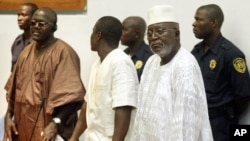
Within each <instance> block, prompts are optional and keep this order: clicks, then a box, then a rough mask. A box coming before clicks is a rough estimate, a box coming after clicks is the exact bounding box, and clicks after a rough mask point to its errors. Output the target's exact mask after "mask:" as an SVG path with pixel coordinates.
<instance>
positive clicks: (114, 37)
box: [95, 16, 122, 47]
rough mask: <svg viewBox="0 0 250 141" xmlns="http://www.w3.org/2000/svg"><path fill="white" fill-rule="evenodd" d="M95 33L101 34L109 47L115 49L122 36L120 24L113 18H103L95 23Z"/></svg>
mask: <svg viewBox="0 0 250 141" xmlns="http://www.w3.org/2000/svg"><path fill="white" fill-rule="evenodd" d="M95 32H101V34H102V36H103V38H105V39H106V41H107V42H108V44H109V45H112V46H116V47H117V46H118V44H119V41H120V38H121V35H122V24H121V22H120V20H118V19H117V18H115V17H112V16H104V17H101V18H100V19H99V20H98V22H97V23H96V25H95Z"/></svg>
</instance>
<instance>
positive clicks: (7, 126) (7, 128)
mask: <svg viewBox="0 0 250 141" xmlns="http://www.w3.org/2000/svg"><path fill="white" fill-rule="evenodd" d="M13 133H14V134H15V135H18V131H17V128H16V125H15V123H14V122H13V120H12V119H11V117H10V115H9V114H8V113H7V114H6V116H5V120H4V138H3V141H7V139H9V141H12V134H13Z"/></svg>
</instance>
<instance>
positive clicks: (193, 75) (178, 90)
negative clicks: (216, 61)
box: [129, 48, 213, 141]
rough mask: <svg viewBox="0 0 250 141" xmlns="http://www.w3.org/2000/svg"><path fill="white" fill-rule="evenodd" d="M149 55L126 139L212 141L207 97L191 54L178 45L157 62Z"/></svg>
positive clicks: (140, 140) (142, 140) (154, 57)
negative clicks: (165, 59) (170, 56)
mask: <svg viewBox="0 0 250 141" xmlns="http://www.w3.org/2000/svg"><path fill="white" fill-rule="evenodd" d="M160 61H161V58H160V57H159V56H158V55H153V56H152V57H151V58H149V60H148V62H147V63H146V66H145V68H144V71H143V74H142V77H141V82H140V83H141V84H140V87H139V95H138V108H137V111H136V115H135V121H134V123H133V125H132V132H131V134H130V136H129V140H130V141H212V140H213V138H212V133H211V128H210V123H209V118H208V109H207V101H206V95H205V89H204V84H203V79H202V75H201V72H200V68H199V66H198V63H197V62H196V60H195V58H194V57H193V56H192V55H191V54H190V53H189V52H188V51H187V50H185V49H183V48H180V49H179V51H178V53H177V54H176V55H175V56H174V58H173V59H172V60H171V61H170V62H169V63H167V64H165V65H163V66H160Z"/></svg>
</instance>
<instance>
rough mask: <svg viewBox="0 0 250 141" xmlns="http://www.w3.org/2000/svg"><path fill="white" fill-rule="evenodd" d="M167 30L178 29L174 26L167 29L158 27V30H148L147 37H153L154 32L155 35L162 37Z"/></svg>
mask: <svg viewBox="0 0 250 141" xmlns="http://www.w3.org/2000/svg"><path fill="white" fill-rule="evenodd" d="M167 31H176V29H174V28H167V29H157V30H148V32H147V37H148V38H152V37H153V34H154V36H155V37H162V36H163V34H164V33H165V32H167Z"/></svg>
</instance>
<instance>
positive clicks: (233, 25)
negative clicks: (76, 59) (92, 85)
mask: <svg viewBox="0 0 250 141" xmlns="http://www.w3.org/2000/svg"><path fill="white" fill-rule="evenodd" d="M208 3H216V4H218V5H220V6H221V8H222V9H223V11H224V14H225V22H224V24H223V27H222V33H223V35H224V36H225V37H227V38H228V39H229V40H231V41H232V42H234V43H235V44H236V45H237V46H238V47H239V48H240V49H241V50H242V51H243V52H245V55H246V57H247V65H248V66H250V58H249V56H250V49H249V47H250V42H249V39H250V32H249V28H247V27H248V26H249V25H250V19H249V18H247V17H249V15H248V14H249V13H250V9H249V1H248V0H240V1H235V0H148V1H145V0H88V1H87V10H86V11H84V12H83V11H77V12H65V11H64V12H63V11H62V12H58V30H57V31H56V33H55V35H56V36H57V37H59V38H61V39H63V40H65V41H66V42H68V43H69V44H71V45H72V46H73V48H74V49H75V50H76V51H77V53H78V54H79V56H80V59H81V75H82V79H83V82H84V84H85V85H86V87H87V85H88V79H89V74H90V67H91V64H92V63H93V61H94V60H95V59H96V58H97V55H96V53H95V52H91V50H90V41H89V38H90V34H91V31H92V27H93V25H94V24H95V22H96V20H97V19H98V18H100V17H101V16H104V15H112V16H115V17H117V18H119V19H120V20H123V19H124V18H125V17H127V16H131V15H138V16H142V17H144V18H145V19H147V17H146V11H147V9H148V8H150V7H151V6H152V5H155V4H172V5H173V6H175V8H176V9H177V12H178V17H179V21H180V28H181V42H182V46H183V47H185V48H187V49H188V50H191V49H192V47H193V45H194V44H196V43H197V42H198V41H199V40H197V39H196V38H195V37H194V35H193V33H192V22H193V21H194V13H195V11H196V9H197V8H198V7H199V6H200V5H203V4H208ZM0 21H1V22H0V45H1V46H0V66H1V69H0V78H1V79H0V117H1V116H3V115H4V113H5V111H6V107H7V103H6V100H5V91H4V89H3V87H4V85H5V83H6V81H7V79H8V76H9V74H10V61H11V53H10V46H11V44H12V42H13V40H14V39H15V37H16V36H17V35H18V34H20V33H21V31H20V30H19V29H18V26H17V16H16V14H15V13H14V12H12V13H8V12H3V11H0ZM121 48H123V46H121ZM249 117H250V110H249V113H246V115H245V116H244V117H243V118H242V122H243V123H248V124H249V123H250V120H248V119H249ZM247 118H248V119H247Z"/></svg>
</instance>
